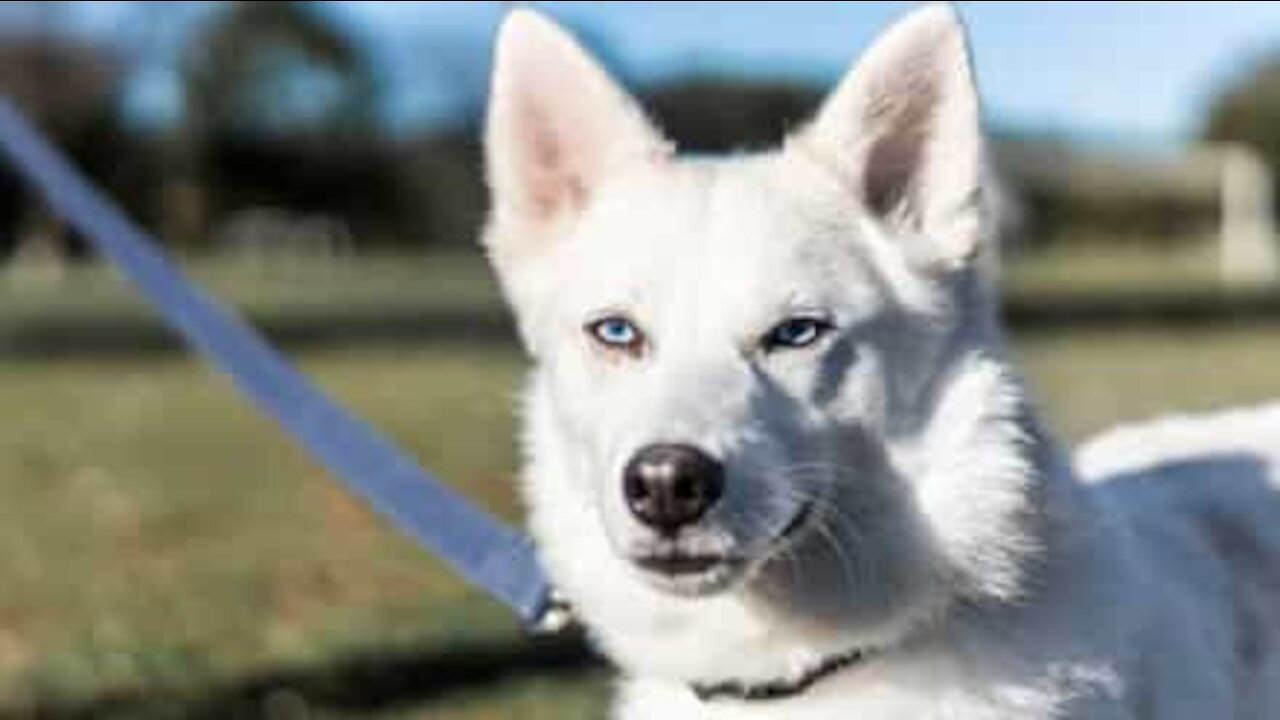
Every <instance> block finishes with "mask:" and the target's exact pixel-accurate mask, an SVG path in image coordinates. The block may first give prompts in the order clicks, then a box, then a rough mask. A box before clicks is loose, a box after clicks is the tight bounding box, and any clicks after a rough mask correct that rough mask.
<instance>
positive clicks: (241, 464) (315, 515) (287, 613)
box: [0, 254, 1280, 720]
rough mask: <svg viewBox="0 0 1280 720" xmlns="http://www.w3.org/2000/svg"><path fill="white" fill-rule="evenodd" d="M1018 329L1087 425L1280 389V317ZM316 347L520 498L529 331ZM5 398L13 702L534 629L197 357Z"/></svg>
mask: <svg viewBox="0 0 1280 720" xmlns="http://www.w3.org/2000/svg"><path fill="white" fill-rule="evenodd" d="M1050 260H1053V262H1050ZM1041 261H1043V262H1042V264H1035V263H1036V262H1041ZM1073 263H1074V264H1073ZM1204 267H1205V266H1204V263H1203V262H1199V263H1197V262H1192V261H1191V260H1187V261H1185V262H1183V261H1179V262H1178V263H1174V265H1172V266H1166V270H1168V272H1166V273H1165V274H1163V275H1161V274H1160V272H1157V271H1155V270H1152V269H1151V268H1150V267H1147V265H1146V263H1145V261H1140V260H1136V259H1135V260H1133V261H1132V262H1130V261H1125V262H1118V261H1117V262H1116V263H1114V264H1112V263H1110V262H1109V261H1108V260H1107V259H1106V258H1104V257H1093V256H1078V257H1075V258H1073V259H1068V260H1064V259H1061V258H1058V259H1056V260H1054V259H1053V258H1050V259H1049V260H1045V259H1043V258H1042V259H1041V260H1040V261H1028V262H1027V263H1026V264H1024V265H1021V266H1020V269H1018V270H1015V272H1014V273H1013V275H1012V276H1011V279H1010V283H1011V285H1012V286H1013V287H1014V289H1015V290H1017V289H1018V287H1023V288H1024V289H1025V288H1031V290H1032V291H1035V290H1036V289H1044V288H1048V289H1049V290H1051V291H1054V292H1057V291H1069V292H1098V291H1099V290H1101V289H1103V288H1106V287H1107V286H1109V285H1116V286H1124V287H1146V288H1152V289H1153V291H1156V290H1155V289H1158V288H1167V287H1169V285H1170V284H1179V283H1184V284H1185V283H1200V284H1201V285H1204V284H1208V283H1211V282H1212V280H1211V273H1207V272H1206V271H1205V270H1204ZM194 274H195V275H196V276H198V277H199V278H200V279H201V280H203V281H205V282H207V283H208V284H209V285H210V286H211V287H212V288H213V289H214V290H215V291H216V292H217V293H218V294H219V295H220V296H227V297H231V298H234V299H235V301H236V302H237V303H239V304H241V305H242V306H244V307H246V308H248V309H249V310H251V311H253V312H255V313H259V312H260V313H277V314H280V313H283V314H285V315H288V314H291V313H302V314H308V313H310V314H312V315H314V316H317V317H320V318H325V317H328V316H329V314H333V315H334V316H335V318H340V317H341V316H342V314H343V313H344V312H351V311H352V310H353V309H354V310H355V311H362V312H364V313H366V314H367V315H372V314H376V313H377V312H379V309H381V308H395V307H433V308H442V309H443V310H445V311H458V312H463V313H467V312H474V311H475V310H476V309H477V308H482V309H484V311H485V312H496V311H497V308H498V303H497V301H496V297H495V294H494V288H493V284H492V281H491V280H490V278H489V276H488V274H487V272H486V271H485V269H484V268H483V266H482V264H481V263H480V262H479V261H478V259H477V258H476V257H475V255H474V254H472V255H465V254H463V255H457V256H450V257H444V258H431V259H427V258H423V259H420V260H406V259H384V260H380V261H375V262H374V263H373V264H372V265H369V264H365V265H361V266H358V267H343V266H334V265H329V264H317V265H314V266H302V267H299V268H292V269H287V270H281V269H280V268H265V269H257V270H253V271H251V272H246V271H245V268H243V267H235V266H231V265H225V264H205V263H202V264H198V265H197V266H196V268H195V270H194ZM1019 283H1024V284H1025V285H1022V286H1019V285H1018V284H1019ZM0 303H3V306H4V307H5V313H4V317H3V318H0V343H2V341H3V333H4V332H6V331H12V330H13V329H15V328H16V329H21V328H23V327H24V326H25V325H27V324H30V323H38V322H43V321H45V320H47V319H48V318H50V317H53V318H59V317H61V318H73V319H75V318H82V317H90V318H105V320H106V321H108V322H107V324H108V325H110V321H113V318H114V321H119V322H130V321H137V320H138V319H140V318H143V317H145V314H146V311H145V310H144V309H143V307H142V306H141V305H140V304H139V303H138V302H137V301H136V300H134V299H132V296H131V292H130V291H129V290H128V289H127V288H123V287H121V285H120V284H119V283H118V282H117V281H116V280H114V279H113V278H112V277H111V276H110V274H109V273H107V272H104V271H103V270H101V269H100V268H85V269H79V270H75V271H73V272H72V274H71V275H70V276H68V277H67V278H64V280H63V281H62V282H60V283H45V282H42V281H39V280H36V279H32V278H31V277H25V276H22V275H10V276H8V277H7V279H6V280H5V281H4V282H0ZM95 322H96V320H95ZM335 322H338V320H335ZM0 346H2V344H0ZM1016 350H1017V353H1018V355H1019V357H1020V358H1021V359H1022V360H1023V361H1024V363H1025V366H1026V369H1027V373H1028V375H1029V377H1030V379H1031V381H1032V384H1033V386H1034V389H1035V391H1036V394H1037V396H1038V398H1039V399H1040V400H1042V402H1043V405H1044V407H1045V408H1046V412H1047V414H1048V416H1049V418H1050V419H1051V421H1052V422H1053V424H1054V425H1055V426H1056V427H1057V428H1058V429H1059V430H1060V431H1061V433H1062V435H1063V436H1064V437H1066V438H1068V439H1072V440H1074V439H1079V438H1082V437H1084V436H1086V435H1087V434H1089V433H1090V432H1093V431H1095V430H1097V429H1099V428H1101V427H1105V426H1107V425H1110V424H1112V423H1114V422H1117V421H1122V420H1134V419H1141V418H1144V417H1148V416H1151V415H1157V414H1161V413H1165V412H1170V411H1174V410H1202V409H1208V408H1213V407H1219V406H1223V405H1230V404H1236V403H1247V402H1252V401H1257V400H1262V399H1265V398H1269V397H1271V396H1273V395H1275V394H1277V388H1280V327H1277V328H1261V327H1242V326H1232V327H1223V328H1217V329H1215V328H1201V329H1197V330H1187V331H1183V332H1172V331H1154V330H1149V331H1147V330H1144V331H1135V330H1125V331H1103V330H1089V331H1082V330H1074V331H1053V332H1037V333H1035V334H1031V335H1025V336H1023V337H1020V338H1017V342H1016ZM302 362H303V365H304V366H305V368H306V369H307V370H308V371H309V372H311V373H313V374H314V375H315V376H316V377H317V378H318V379H319V380H320V382H321V383H322V384H323V385H324V386H325V387H326V388H328V389H330V390H331V391H332V392H333V393H335V394H336V395H337V396H338V397H339V398H340V399H341V400H342V401H343V402H345V403H347V404H349V405H350V406H351V407H353V408H354V409H355V410H356V411H357V412H359V413H361V414H363V415H364V416H366V417H368V418H369V419H371V420H373V421H374V422H375V423H376V424H377V425H378V426H379V427H380V428H382V429H383V430H385V431H387V432H388V433H390V434H391V435H392V436H393V437H394V438H395V439H396V440H397V441H399V442H401V443H403V444H404V445H405V446H406V447H408V448H409V449H410V450H411V451H412V452H413V453H414V454H415V455H416V456H417V457H419V458H420V459H421V460H422V461H423V462H424V463H425V464H426V465H427V466H429V467H431V468H433V469H434V470H436V471H438V472H439V473H440V474H441V475H442V476H443V477H445V478H448V479H449V480H450V481H452V482H454V483H456V484H457V486H458V487H459V488H461V489H463V490H464V491H465V492H467V493H468V494H469V495H471V496H472V497H475V498H477V499H478V500H479V501H480V502H482V503H483V504H485V505H486V506H488V507H490V508H492V509H494V510H495V511H497V512H498V513H499V514H501V515H502V516H503V517H506V518H508V519H512V520H515V519H517V518H518V517H519V508H518V503H517V502H516V500H515V497H514V494H513V492H512V482H511V475H512V473H513V469H514V467H515V465H516V452H515V449H514V447H513V438H514V437H515V427H514V422H513V417H512V408H513V406H514V403H513V396H514V393H515V391H516V388H517V384H518V379H519V374H520V369H521V367H522V364H523V362H522V360H521V358H520V357H519V355H518V354H517V353H516V351H515V349H514V348H513V347H511V346H510V345H507V344H503V343H486V344H482V345H477V346H463V345H457V344H452V345H451V344H438V345H427V346H417V347H413V348H385V347H384V348H382V349H364V350H343V351H327V352H315V353H309V354H307V355H305V356H304V357H303V358H302ZM0 406H2V407H5V408H6V409H8V415H7V417H6V421H5V425H4V430H3V432H0V715H4V714H5V713H6V711H8V710H14V709H18V710H21V709H22V708H24V707H31V706H32V705H33V704H35V703H44V702H50V701H56V702H75V701H77V700H84V699H91V698H94V697H98V696H100V695H102V694H103V693H111V692H115V691H121V690H142V691H144V692H145V691H148V690H149V689H154V690H163V691H164V692H165V693H169V694H177V695H182V694H184V693H191V694H193V695H200V694H202V693H206V692H208V691H209V689H210V688H218V687H223V686H225V684H226V683H234V682H236V681H237V680H238V679H241V678H245V677H255V676H258V675H260V674H262V673H265V672H274V671H278V670H281V669H283V670H285V671H288V672H295V671H297V672H306V671H308V669H315V670H316V671H317V672H320V671H323V670H324V669H325V668H330V667H332V666H333V665H334V664H335V663H337V664H342V663H344V662H348V661H350V659H351V658H353V657H359V656H360V655H362V654H367V653H374V654H384V655H385V654H388V653H390V654H395V653H397V652H405V653H422V652H427V653H429V652H431V651H432V649H435V648H440V649H445V648H453V647H460V646H461V647H467V646H470V645H472V644H476V643H490V644H491V643H504V642H507V641H509V640H511V639H514V638H516V637H517V635H518V630H517V628H516V627H515V624H514V622H513V621H512V620H511V618H510V617H508V616H507V614H506V613H505V611H503V610H502V609H501V608H500V607H498V606H497V605H496V604H494V603H493V602H491V601H489V600H486V599H485V598H483V597H481V596H480V595H478V594H476V593H475V592H473V591H471V590H469V589H468V588H466V587H465V586H464V585H462V583H461V582H459V581H458V580H457V579H456V578H454V577H453V576H452V575H451V574H449V573H448V572H447V571H445V570H444V569H443V568H442V567H441V566H440V565H439V564H438V563H437V562H436V561H434V560H432V559H431V558H428V557H426V556H425V555H423V553H422V552H421V551H419V550H418V549H417V548H416V547H414V546H413V545H412V544H411V543H410V542H408V541H407V540H405V539H404V538H401V537H400V536H398V535H397V534H396V533H394V532H393V531H391V530H389V529H388V528H386V527H385V525H384V524H383V523H382V521H381V520H379V519H378V518H376V517H373V516H372V515H371V514H370V513H368V512H367V511H366V510H364V509H363V508H362V507H361V506H360V505H358V504H357V503H355V502H353V501H352V500H351V499H350V498H348V497H347V496H346V495H345V494H344V493H343V491H342V490H340V489H339V488H338V487H337V486H335V485H334V483H332V482H331V481H330V480H329V479H328V478H326V477H325V474H324V473H323V471H321V470H320V469H318V468H317V467H316V466H315V465H314V464H313V463H312V462H311V461H310V460H309V459H308V458H307V457H305V456H304V455H303V454H302V453H301V451H299V450H298V449H297V448H295V447H294V446H293V445H292V444H291V443H290V442H288V441H287V440H286V439H285V438H284V437H283V436H282V434H281V432H280V431H279V430H278V429H277V428H275V427H274V426H273V425H272V424H271V423H269V422H268V421H266V420H263V419H261V418H259V417H258V416H257V415H255V414H254V412H253V411H252V410H251V409H250V408H249V407H248V406H247V405H245V404H244V403H243V402H242V401H241V400H240V399H239V398H237V397H236V396H234V395H233V394H232V391H231V389H230V387H229V385H228V384H227V383H226V382H225V381H224V380H223V379H221V378H220V377H218V376H216V375H213V374H211V373H210V372H208V371H207V370H206V369H205V368H204V367H203V366H201V365H199V364H197V363H195V362H192V361H190V360H187V359H184V358H183V357H180V356H163V355H161V356H150V357H140V358H131V359H125V358H117V359H110V360H106V359H101V358H93V357H75V356H70V357H67V358H62V359H42V360H34V359H27V360H18V359H12V358H11V359H8V360H0ZM606 685H607V682H606V680H605V678H604V677H602V676H601V675H600V674H598V673H596V674H588V675H587V676H583V677H568V678H559V679H555V678H550V677H517V678H513V679H509V680H505V681H502V682H501V683H499V684H496V685H488V686H478V687H477V688H476V689H474V690H471V691H467V692H465V693H461V694H458V695H450V696H447V697H445V698H442V699H440V700H438V701H435V702H432V703H430V704H428V705H425V706H417V707H415V706H408V707H393V708H389V709H387V710H386V711H385V712H382V713H379V714H376V715H375V717H380V718H408V717H430V718H442V719H444V720H480V719H482V718H510V717H520V718H525V720H538V719H540V718H557V719H561V718H568V719H569V720H576V719H578V718H583V719H585V718H592V717H601V716H602V712H603V711H602V707H603V703H604V697H605V693H606ZM281 702H282V703H284V704H285V705H286V706H287V705H288V703H289V700H288V698H284V699H283V700H281ZM286 709H287V708H286ZM285 716H288V714H287V712H285ZM326 717H327V716H326Z"/></svg>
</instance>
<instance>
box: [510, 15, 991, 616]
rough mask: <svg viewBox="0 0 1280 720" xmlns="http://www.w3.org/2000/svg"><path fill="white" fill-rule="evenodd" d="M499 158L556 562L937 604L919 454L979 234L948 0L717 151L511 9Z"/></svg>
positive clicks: (638, 579) (538, 493)
mask: <svg viewBox="0 0 1280 720" xmlns="http://www.w3.org/2000/svg"><path fill="white" fill-rule="evenodd" d="M487 153H488V163H489V175H490V182H491V186H492V190H493V214H492V217H491V222H490V227H489V229H488V233H487V236H486V241H487V244H488V247H489V250H490V253H491V257H492V259H493V262H494V264H495V266H496V268H497V270H498V273H499V275H500V277H501V279H502V282H503V286H504V288H505V290H506V292H507V294H508V297H509V299H510V300H511V302H512V305H513V307H514V308H515V309H516V312H517V316H518V320H519V323H520V328H521V332H522V335H523V338H524V340H525V343H526V345H527V346H528V348H529V349H530V352H531V354H532V355H533V357H534V359H535V361H536V364H537V368H536V370H535V375H534V379H533V383H532V387H531V389H530V407H529V409H528V413H529V417H528V418H527V419H528V422H529V424H530V435H531V437H530V445H531V453H532V455H533V457H532V458H531V460H532V462H533V463H534V465H535V466H538V468H539V469H537V470H536V471H535V472H532V473H531V481H532V482H533V483H534V484H535V487H533V488H531V490H530V492H531V495H532V496H533V497H532V505H533V508H532V509H533V512H534V514H535V523H534V524H535V530H537V531H538V533H539V535H540V536H541V537H540V539H541V540H542V541H543V542H544V543H545V544H546V545H547V546H549V550H548V551H549V553H550V554H552V555H557V554H558V555H560V556H562V557H565V558H566V559H565V560H564V561H563V563H562V564H563V565H572V566H573V567H572V568H569V567H562V568H558V569H559V570H560V573H559V574H560V575H562V577H559V578H558V580H560V582H562V583H563V584H565V585H567V586H572V587H568V589H569V590H570V592H571V593H577V594H580V595H590V594H591V593H592V592H596V590H593V589H590V588H588V587H587V586H589V585H592V583H593V581H592V580H590V579H587V578H586V577H585V576H589V575H594V582H595V584H598V583H599V582H606V583H622V584H628V583H632V582H635V583H637V584H636V586H635V588H636V589H635V591H634V593H635V594H636V595H638V594H641V593H644V597H645V598H646V600H645V602H650V603H651V604H652V605H653V606H654V607H657V606H660V605H662V603H663V601H662V598H664V597H667V598H670V607H678V608H681V609H682V610H680V611H681V612H683V611H684V610H687V609H688V608H690V607H696V606H697V605H698V603H699V602H704V601H705V602H706V603H707V605H706V606H707V607H711V606H713V605H715V602H714V601H715V600H716V599H717V598H720V599H723V597H724V596H726V595H735V594H738V595H751V596H752V597H753V598H755V599H756V600H761V598H763V600H762V602H765V603H766V604H774V605H777V606H780V607H786V608H787V611H786V612H788V613H790V614H792V615H802V616H804V617H805V618H807V619H809V620H813V621H814V624H815V625H820V624H822V621H823V620H825V619H830V620H831V621H832V622H833V623H837V622H838V623H840V624H841V625H842V626H844V627H857V628H864V629H865V628H880V629H882V630H884V632H890V631H889V630H887V629H886V628H891V627H894V626H895V625H896V624H899V621H901V620H902V618H905V617H908V616H912V615H913V614H915V613H917V611H918V610H919V609H920V608H921V607H925V606H928V605H929V604H930V595H931V593H934V592H935V589H936V586H937V584H938V583H939V582H941V580H940V578H944V577H945V576H946V575H947V573H948V570H947V569H946V567H945V566H946V564H947V559H946V558H945V557H939V556H937V554H936V553H935V552H934V550H933V548H934V546H935V540H936V539H937V536H938V535H939V534H940V533H939V530H938V529H937V528H935V527H933V526H932V525H933V523H934V521H935V518H934V517H933V515H934V514H936V513H933V512H932V511H931V508H930V507H928V505H929V502H928V500H927V498H924V497H923V495H924V494H926V493H928V492H930V491H929V490H928V489H926V488H924V487H922V484H923V480H924V479H923V478H920V477H912V476H911V473H912V472H913V470H914V469H915V468H922V467H924V465H925V464H926V463H925V460H924V459H922V457H921V456H922V455H927V454H928V453H930V452H932V451H933V450H934V448H929V447H923V446H922V445H923V444H925V443H926V440H927V438H926V436H927V435H928V434H929V433H931V432H936V431H937V428H935V427H933V426H932V424H933V423H934V421H935V420H936V419H937V412H935V410H936V409H937V406H938V405H940V404H941V403H942V398H941V395H940V390H939V383H940V382H942V381H943V380H945V379H946V378H948V376H949V375H950V373H951V371H952V370H953V369H954V368H953V365H954V363H955V362H956V358H959V357H961V356H962V355H963V353H961V352H960V350H959V349H960V348H962V347H963V345H964V341H965V339H964V338H963V337H959V338H958V337H957V334H958V331H957V328H958V327H960V325H961V323H962V321H963V320H964V319H965V318H964V317H963V316H964V314H965V310H964V308H963V306H964V305H965V303H966V302H970V301H971V298H970V297H969V293H970V292H971V285H972V283H971V282H970V280H972V278H973V275H974V273H973V272H972V265H973V264H972V260H973V258H974V255H975V254H976V252H977V249H978V243H979V239H980V234H981V231H982V225H983V223H982V219H983V218H982V212H981V205H982V203H981V199H982V198H981V190H982V187H981V181H982V174H983V173H982V152H981V138H980V135H979V128H978V109H977V100H976V94H975V92H974V89H973V85H972V80H971V77H970V70H969V63H968V58H967V52H966V48H965V43H964V38H963V34H962V32H961V30H960V27H959V25H958V23H957V21H956V19H955V17H954V15H953V13H952V11H951V10H950V9H948V8H945V7H930V8H928V9H926V10H923V11H921V12H919V13H917V14H915V15H913V16H912V17H911V18H909V19H907V20H906V21H904V22H902V23H900V24H899V25H897V26H895V27H894V28H893V29H892V30H891V31H889V33H887V35H886V36H885V37H884V38H883V39H882V40H881V41H880V42H879V43H877V45H876V46H875V47H874V48H873V49H872V50H871V51H870V52H869V53H868V55H867V57H866V58H865V59H864V60H863V61H862V62H861V63H860V64H859V65H858V66H857V67H856V68H855V69H854V70H853V71H852V72H851V73H850V75H849V76H848V77H847V78H846V79H845V80H844V81H843V82H842V83H841V85H840V87H839V88H838V89H837V90H836V91H835V92H834V93H833V94H832V96H831V97H830V99H829V100H828V101H827V102H826V104H825V105H824V107H823V109H822V110H821V112H820V113H819V115H818V117H817V118H816V119H815V120H814V121H813V122H812V123H811V124H810V125H808V126H807V127H806V128H804V129H803V130H802V131H801V132H800V133H798V134H797V135H795V136H794V137H792V138H790V139H789V140H788V141H787V143H786V144H785V145H784V146H783V147H782V148H781V149H779V150H777V151H775V152H770V153H764V154H758V155H752V156H743V157H732V158H724V159H686V158H681V157H677V156H676V155H675V154H674V153H673V152H672V150H671V148H670V147H669V146H668V144H667V143H666V142H665V141H664V140H663V139H662V138H661V136H660V135H659V134H658V132H657V131H656V130H655V129H654V128H652V126H651V125H650V124H649V123H648V121H647V120H646V119H645V117H644V115H643V113H642V112H641V111H640V110H639V109H638V107H637V106H636V105H635V103H634V102H633V101H632V100H631V99H630V98H629V97H627V96H626V95H625V94H624V93H623V92H622V91H621V90H620V89H619V88H618V87H617V86H616V85H615V84H614V83H613V82H612V81H610V80H609V78H608V77H607V76H606V75H605V74H604V72H603V71H602V70H601V69H600V68H599V67H598V66H597V65H596V64H595V63H594V62H593V61H592V60H591V59H590V58H589V57H588V56H586V55H585V54H584V53H583V52H582V50H581V49H580V48H578V47H577V46H576V45H575V44H574V43H573V41H572V40H570V39H569V38H568V37H567V36H566V35H565V34H564V33H563V32H562V31H560V30H559V29H558V28H556V27H555V26H553V25H551V24H550V23H549V22H548V21H546V20H544V19H541V18H539V17H537V16H535V15H533V14H531V13H527V12H518V13H515V14H513V15H512V17H511V18H510V19H509V20H508V21H507V22H506V24H505V26H504V29H503V31H502V34H501V39H500V41H499V50H498V57H497V62H496V70H495V74H494V86H493V96H492V100H491V107H490V119H489V127H488V136H487ZM957 424H963V423H960V422H958V423H957ZM956 431H957V432H960V429H957V430H956ZM934 492H936V491H934ZM548 505H551V506H554V507H551V508H549V507H547V506H548ZM570 546H572V547H570ZM557 548H559V550H557ZM553 564H554V561H553ZM553 569H557V568H553ZM575 574H576V575H577V578H576V579H575V578H574V577H563V576H574V575H575ZM833 580H834V586H833ZM627 587H631V586H630V585H627ZM833 587H834V590H833ZM639 588H644V589H643V590H640V589H639ZM579 589H580V590H581V591H580V592H578V591H579ZM612 590H613V591H617V590H618V588H617V587H614V588H612ZM574 599H575V600H578V601H579V602H582V603H585V604H587V605H590V604H591V600H590V599H589V598H582V597H575V598H574ZM632 600H633V601H634V597H633V599H632ZM602 604H603V603H602ZM584 611H585V612H587V614H588V615H591V614H592V608H590V607H586V608H584ZM601 612H608V611H607V610H601ZM606 622H608V621H606Z"/></svg>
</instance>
